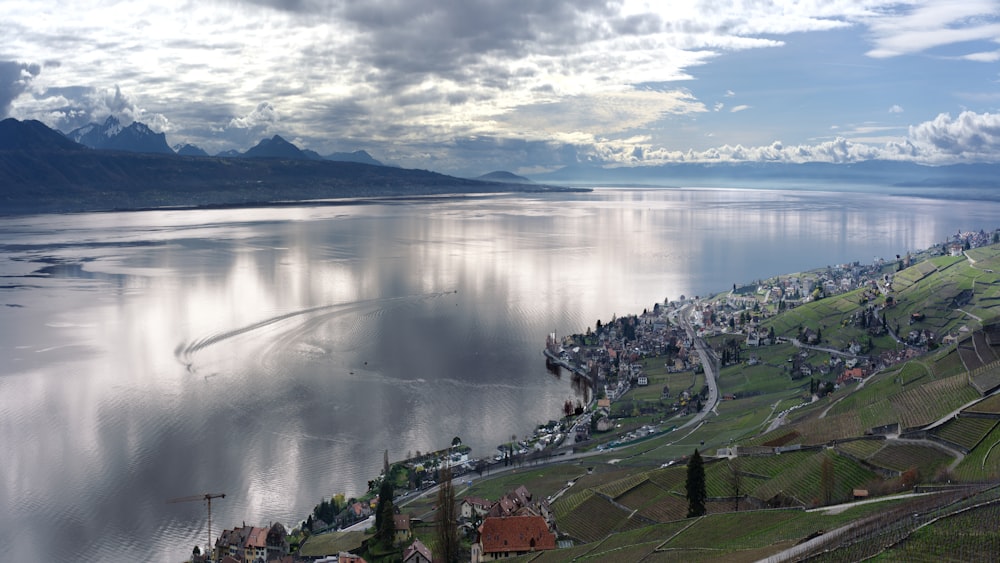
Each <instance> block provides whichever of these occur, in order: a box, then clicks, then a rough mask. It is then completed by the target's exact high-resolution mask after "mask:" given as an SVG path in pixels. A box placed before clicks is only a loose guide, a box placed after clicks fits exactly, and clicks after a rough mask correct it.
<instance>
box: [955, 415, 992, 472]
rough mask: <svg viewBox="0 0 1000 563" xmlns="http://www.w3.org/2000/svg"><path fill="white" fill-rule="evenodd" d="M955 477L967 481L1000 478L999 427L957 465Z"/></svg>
mask: <svg viewBox="0 0 1000 563" xmlns="http://www.w3.org/2000/svg"><path fill="white" fill-rule="evenodd" d="M955 477H957V478H959V479H965V480H969V481H983V480H986V479H997V478H1000V425H998V426H995V427H994V428H993V430H991V431H990V433H989V434H987V435H986V437H985V438H983V440H982V441H981V442H980V443H979V445H978V446H976V448H975V449H974V450H972V451H971V452H969V454H968V455H967V456H965V459H963V460H962V462H961V463H959V464H958V467H956V468H955Z"/></svg>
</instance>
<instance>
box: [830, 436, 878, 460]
mask: <svg viewBox="0 0 1000 563" xmlns="http://www.w3.org/2000/svg"><path fill="white" fill-rule="evenodd" d="M884 445H885V440H853V441H851V442H841V443H839V444H837V446H836V449H837V450H838V451H842V452H844V453H847V454H850V455H852V456H854V457H856V458H858V459H868V458H869V457H870V456H871V455H873V454H874V453H875V452H877V451H879V450H880V449H882V446H884Z"/></svg>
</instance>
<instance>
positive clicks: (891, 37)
mask: <svg viewBox="0 0 1000 563" xmlns="http://www.w3.org/2000/svg"><path fill="white" fill-rule="evenodd" d="M907 4H908V5H909V6H912V8H911V9H910V10H908V11H903V12H899V11H896V10H885V11H884V12H883V13H882V14H880V15H879V16H876V17H874V18H871V19H868V20H865V21H866V22H867V23H868V25H869V29H870V30H871V33H872V35H873V38H874V42H875V47H874V48H873V49H871V50H869V51H868V55H869V56H871V57H875V58H887V57H895V56H899V55H909V54H913V53H919V52H922V51H926V50H928V49H932V48H935V47H940V46H943V45H952V44H957V43H963V42H970V41H978V40H991V39H995V38H997V37H1000V22H998V21H997V16H998V7H997V4H996V2H994V1H992V0H962V1H959V2H954V1H953V2H939V1H917V2H908V3H907Z"/></svg>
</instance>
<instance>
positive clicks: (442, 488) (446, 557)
mask: <svg viewBox="0 0 1000 563" xmlns="http://www.w3.org/2000/svg"><path fill="white" fill-rule="evenodd" d="M438 483H440V485H438V495H437V504H438V514H437V538H436V539H437V545H436V546H435V550H434V553H435V555H436V557H435V560H436V561H442V562H444V563H454V562H455V561H458V558H459V548H460V546H459V543H458V527H457V524H456V523H457V521H458V514H457V510H456V508H455V488H454V487H453V486H452V483H451V468H450V467H442V468H441V470H440V471H438Z"/></svg>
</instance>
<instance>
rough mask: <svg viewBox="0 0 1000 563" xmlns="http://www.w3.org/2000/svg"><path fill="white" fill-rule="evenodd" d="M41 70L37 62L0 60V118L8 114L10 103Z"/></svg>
mask: <svg viewBox="0 0 1000 563" xmlns="http://www.w3.org/2000/svg"><path fill="white" fill-rule="evenodd" d="M41 71H42V67H41V66H39V65H38V64H28V63H20V62H17V61H0V118H3V117H7V116H8V115H10V107H11V104H12V103H13V102H14V100H15V99H16V98H17V97H18V96H20V95H21V94H23V93H24V91H25V90H27V89H28V85H29V84H30V83H31V81H32V79H34V78H35V77H36V76H38V73H40V72H41Z"/></svg>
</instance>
